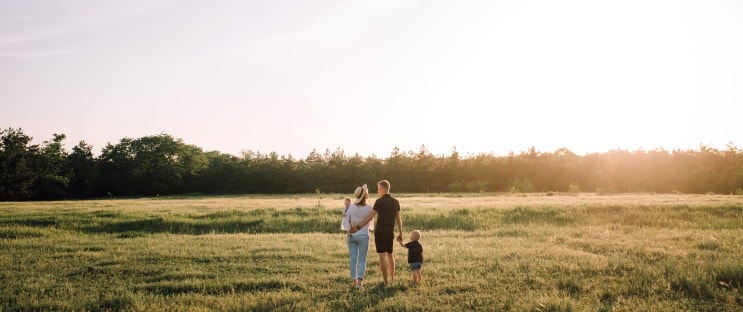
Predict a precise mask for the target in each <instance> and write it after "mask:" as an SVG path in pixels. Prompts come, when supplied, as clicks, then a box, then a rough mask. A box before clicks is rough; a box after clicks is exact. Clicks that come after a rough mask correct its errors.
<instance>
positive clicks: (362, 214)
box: [346, 204, 374, 235]
mask: <svg viewBox="0 0 743 312" xmlns="http://www.w3.org/2000/svg"><path fill="white" fill-rule="evenodd" d="M371 211H372V206H371V205H364V206H359V205H355V204H354V205H351V206H349V207H348V211H347V212H346V218H348V221H349V222H350V223H351V226H352V227H353V226H356V225H359V226H361V229H360V230H358V231H356V233H353V235H361V234H364V235H369V230H372V231H374V218H372V219H371V220H369V223H367V224H364V225H361V224H359V222H361V220H364V218H366V216H368V215H369V213H371Z"/></svg>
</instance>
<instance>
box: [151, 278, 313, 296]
mask: <svg viewBox="0 0 743 312" xmlns="http://www.w3.org/2000/svg"><path fill="white" fill-rule="evenodd" d="M138 289H139V290H141V291H145V292H148V293H151V294H157V295H164V296H169V295H179V294H206V295H221V294H230V293H231V294H234V293H246V292H270V291H280V290H290V291H303V290H304V288H303V287H302V286H301V285H299V284H297V283H291V282H283V281H275V280H273V281H246V282H232V283H225V284H221V283H220V284H215V283H211V282H209V281H206V282H190V283H189V282H184V281H176V282H160V283H153V284H149V285H145V286H141V287H138Z"/></svg>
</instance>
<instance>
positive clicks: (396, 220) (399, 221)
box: [395, 211, 402, 242]
mask: <svg viewBox="0 0 743 312" xmlns="http://www.w3.org/2000/svg"><path fill="white" fill-rule="evenodd" d="M395 222H397V227H398V228H399V229H400V235H398V236H397V240H398V241H400V242H402V219H400V212H399V211H397V212H395Z"/></svg>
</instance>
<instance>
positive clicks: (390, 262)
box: [386, 252, 395, 283]
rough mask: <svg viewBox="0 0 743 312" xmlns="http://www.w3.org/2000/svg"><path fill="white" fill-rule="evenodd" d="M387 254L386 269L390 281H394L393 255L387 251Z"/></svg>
mask: <svg viewBox="0 0 743 312" xmlns="http://www.w3.org/2000/svg"><path fill="white" fill-rule="evenodd" d="M386 255H387V267H388V268H389V269H388V270H387V271H389V272H390V283H392V282H394V281H395V256H394V255H393V254H392V253H391V252H389V253H387V254H386Z"/></svg>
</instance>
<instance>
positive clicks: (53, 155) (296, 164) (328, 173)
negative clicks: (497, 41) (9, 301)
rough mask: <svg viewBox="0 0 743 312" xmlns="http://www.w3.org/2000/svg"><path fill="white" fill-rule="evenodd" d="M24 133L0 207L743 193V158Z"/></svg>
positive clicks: (6, 138)
mask: <svg viewBox="0 0 743 312" xmlns="http://www.w3.org/2000/svg"><path fill="white" fill-rule="evenodd" d="M31 139H32V138H30V137H28V136H27V135H25V134H23V131H22V130H21V129H12V128H11V129H6V130H2V131H1V132H0V200H5V201H7V200H49V199H63V198H92V197H105V196H155V195H172V194H185V193H204V194H242V193H307V192H326V193H327V192H340V193H349V192H351V191H352V190H353V188H354V187H355V186H357V185H360V184H363V183H368V184H374V183H375V182H376V181H379V180H381V179H388V180H390V181H391V182H392V184H393V187H394V189H395V191H396V192H478V191H491V192H506V191H510V192H532V191H538V192H545V191H555V192H577V191H586V192H664V193H665V192H683V193H707V192H713V193H724V194H730V193H743V152H741V151H740V150H739V149H738V148H736V147H735V146H733V145H732V143H731V144H728V146H727V150H717V149H714V148H709V147H706V146H700V148H699V150H687V151H681V150H674V151H667V150H663V149H657V150H650V151H644V150H637V151H625V150H612V151H608V152H606V153H593V154H588V155H585V156H579V155H576V154H574V153H572V152H571V151H569V150H567V149H565V148H561V149H558V150H556V151H554V152H539V151H537V150H536V148H534V147H531V148H529V149H528V150H526V151H523V152H520V153H514V152H511V153H509V154H508V155H505V156H496V155H493V154H484V153H481V154H475V155H466V156H462V155H460V154H459V153H458V152H457V150H456V148H454V149H453V150H452V153H451V155H449V156H443V155H442V156H439V155H433V154H431V152H429V151H428V150H427V149H426V147H425V146H421V148H420V149H419V150H418V151H417V152H414V151H407V152H405V151H401V150H400V149H399V148H394V149H393V150H392V152H391V154H390V156H389V157H387V158H379V157H377V156H375V155H372V156H368V157H362V156H360V155H358V154H353V155H348V154H346V153H345V152H344V151H343V150H342V149H340V148H338V149H336V150H335V151H332V152H331V151H330V150H325V151H324V152H323V153H320V152H318V151H316V150H313V151H312V152H310V154H309V155H308V156H307V157H306V158H304V159H295V158H293V157H292V156H291V155H288V156H284V155H278V154H276V153H275V152H272V153H269V154H261V153H257V152H252V151H247V152H244V153H243V154H242V155H240V156H234V155H229V154H222V153H219V152H204V151H203V150H202V149H201V148H199V147H197V146H193V145H188V144H186V143H184V142H183V141H182V140H181V139H175V138H173V137H172V136H170V135H167V134H160V135H153V136H146V137H142V138H138V139H131V138H123V139H121V140H120V141H119V143H117V144H108V145H107V146H105V147H104V148H103V149H102V152H101V155H100V156H98V157H96V156H94V153H93V147H92V146H90V145H88V144H87V143H85V142H84V141H82V142H80V143H79V144H78V145H77V146H75V147H73V148H72V151H71V152H70V153H68V152H67V151H66V150H65V149H64V145H63V141H64V139H65V135H64V134H54V135H53V138H52V139H51V140H49V141H44V142H43V143H42V144H41V145H31V144H30V142H31Z"/></svg>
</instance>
